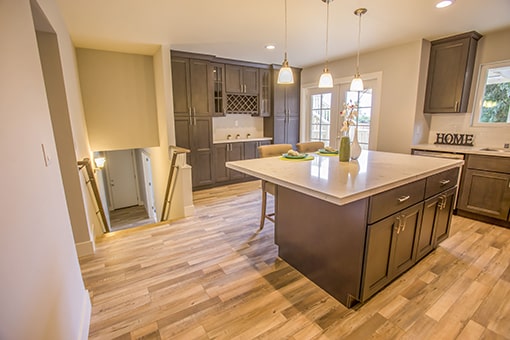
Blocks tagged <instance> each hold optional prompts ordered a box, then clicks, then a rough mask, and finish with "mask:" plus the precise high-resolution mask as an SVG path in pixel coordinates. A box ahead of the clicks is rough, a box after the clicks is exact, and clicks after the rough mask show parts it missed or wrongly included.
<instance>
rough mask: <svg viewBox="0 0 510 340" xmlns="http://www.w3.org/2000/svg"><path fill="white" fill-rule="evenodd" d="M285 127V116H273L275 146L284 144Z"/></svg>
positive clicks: (285, 137) (285, 138)
mask: <svg viewBox="0 0 510 340" xmlns="http://www.w3.org/2000/svg"><path fill="white" fill-rule="evenodd" d="M286 126H287V117H286V116H277V115H275V116H274V135H273V142H274V143H275V144H283V143H286V140H287V136H286Z"/></svg>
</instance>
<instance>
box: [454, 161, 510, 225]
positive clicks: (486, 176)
mask: <svg viewBox="0 0 510 340" xmlns="http://www.w3.org/2000/svg"><path fill="white" fill-rule="evenodd" d="M509 208H510V175H508V174H503V173H498V172H491V171H480V170H472V169H468V170H467V171H466V174H465V176H464V181H463V184H462V193H461V196H460V200H459V206H458V209H461V210H466V211H470V212H473V213H477V214H480V215H485V216H490V217H494V218H497V219H500V220H507V218H508V213H509Z"/></svg>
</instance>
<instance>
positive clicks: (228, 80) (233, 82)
mask: <svg viewBox="0 0 510 340" xmlns="http://www.w3.org/2000/svg"><path fill="white" fill-rule="evenodd" d="M242 72H243V71H242V67H241V66H237V65H226V66H225V88H226V90H227V92H229V93H242V92H243V90H244V86H243V83H242Z"/></svg>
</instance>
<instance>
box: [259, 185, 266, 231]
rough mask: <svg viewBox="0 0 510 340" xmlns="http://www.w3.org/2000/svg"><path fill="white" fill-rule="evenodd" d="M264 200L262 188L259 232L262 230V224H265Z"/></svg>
mask: <svg viewBox="0 0 510 340" xmlns="http://www.w3.org/2000/svg"><path fill="white" fill-rule="evenodd" d="M266 200H267V193H266V191H265V190H264V187H262V211H261V213H260V227H259V230H262V228H264V223H265V222H266Z"/></svg>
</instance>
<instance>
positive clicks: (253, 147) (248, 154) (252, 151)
mask: <svg viewBox="0 0 510 340" xmlns="http://www.w3.org/2000/svg"><path fill="white" fill-rule="evenodd" d="M258 146H259V142H244V159H253V158H257V148H258Z"/></svg>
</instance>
